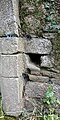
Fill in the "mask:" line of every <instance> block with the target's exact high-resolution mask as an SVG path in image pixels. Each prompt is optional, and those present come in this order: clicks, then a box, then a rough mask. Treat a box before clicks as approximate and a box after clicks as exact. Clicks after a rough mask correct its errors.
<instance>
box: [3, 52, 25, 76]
mask: <svg viewBox="0 0 60 120" xmlns="http://www.w3.org/2000/svg"><path fill="white" fill-rule="evenodd" d="M1 59H2V60H1V64H2V76H4V77H18V76H20V75H22V73H24V60H23V54H16V55H2V56H1Z"/></svg>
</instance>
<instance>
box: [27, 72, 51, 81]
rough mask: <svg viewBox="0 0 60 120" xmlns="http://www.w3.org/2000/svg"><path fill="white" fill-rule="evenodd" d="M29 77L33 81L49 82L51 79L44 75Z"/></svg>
mask: <svg viewBox="0 0 60 120" xmlns="http://www.w3.org/2000/svg"><path fill="white" fill-rule="evenodd" d="M28 76H29V79H30V80H31V81H33V82H44V83H46V82H48V81H49V77H44V76H37V75H30V74H29V75H28Z"/></svg>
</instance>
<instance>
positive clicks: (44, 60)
mask: <svg viewBox="0 0 60 120" xmlns="http://www.w3.org/2000/svg"><path fill="white" fill-rule="evenodd" d="M41 67H49V68H50V67H53V64H52V58H51V56H41Z"/></svg>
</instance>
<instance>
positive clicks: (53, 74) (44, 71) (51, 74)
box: [40, 69, 60, 78]
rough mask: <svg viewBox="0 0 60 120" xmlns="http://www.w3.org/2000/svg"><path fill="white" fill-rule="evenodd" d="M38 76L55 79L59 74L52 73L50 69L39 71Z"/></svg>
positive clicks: (56, 72)
mask: <svg viewBox="0 0 60 120" xmlns="http://www.w3.org/2000/svg"><path fill="white" fill-rule="evenodd" d="M40 74H41V75H43V76H48V77H50V78H57V77H59V76H60V73H59V72H58V71H56V70H55V71H54V70H52V69H49V70H46V69H40Z"/></svg>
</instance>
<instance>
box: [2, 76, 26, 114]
mask: <svg viewBox="0 0 60 120" xmlns="http://www.w3.org/2000/svg"><path fill="white" fill-rule="evenodd" d="M1 82H2V103H3V110H4V112H5V113H6V114H7V115H12V116H18V115H20V113H21V111H22V108H23V106H24V104H23V78H22V77H19V78H3V77H2V81H1Z"/></svg>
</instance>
